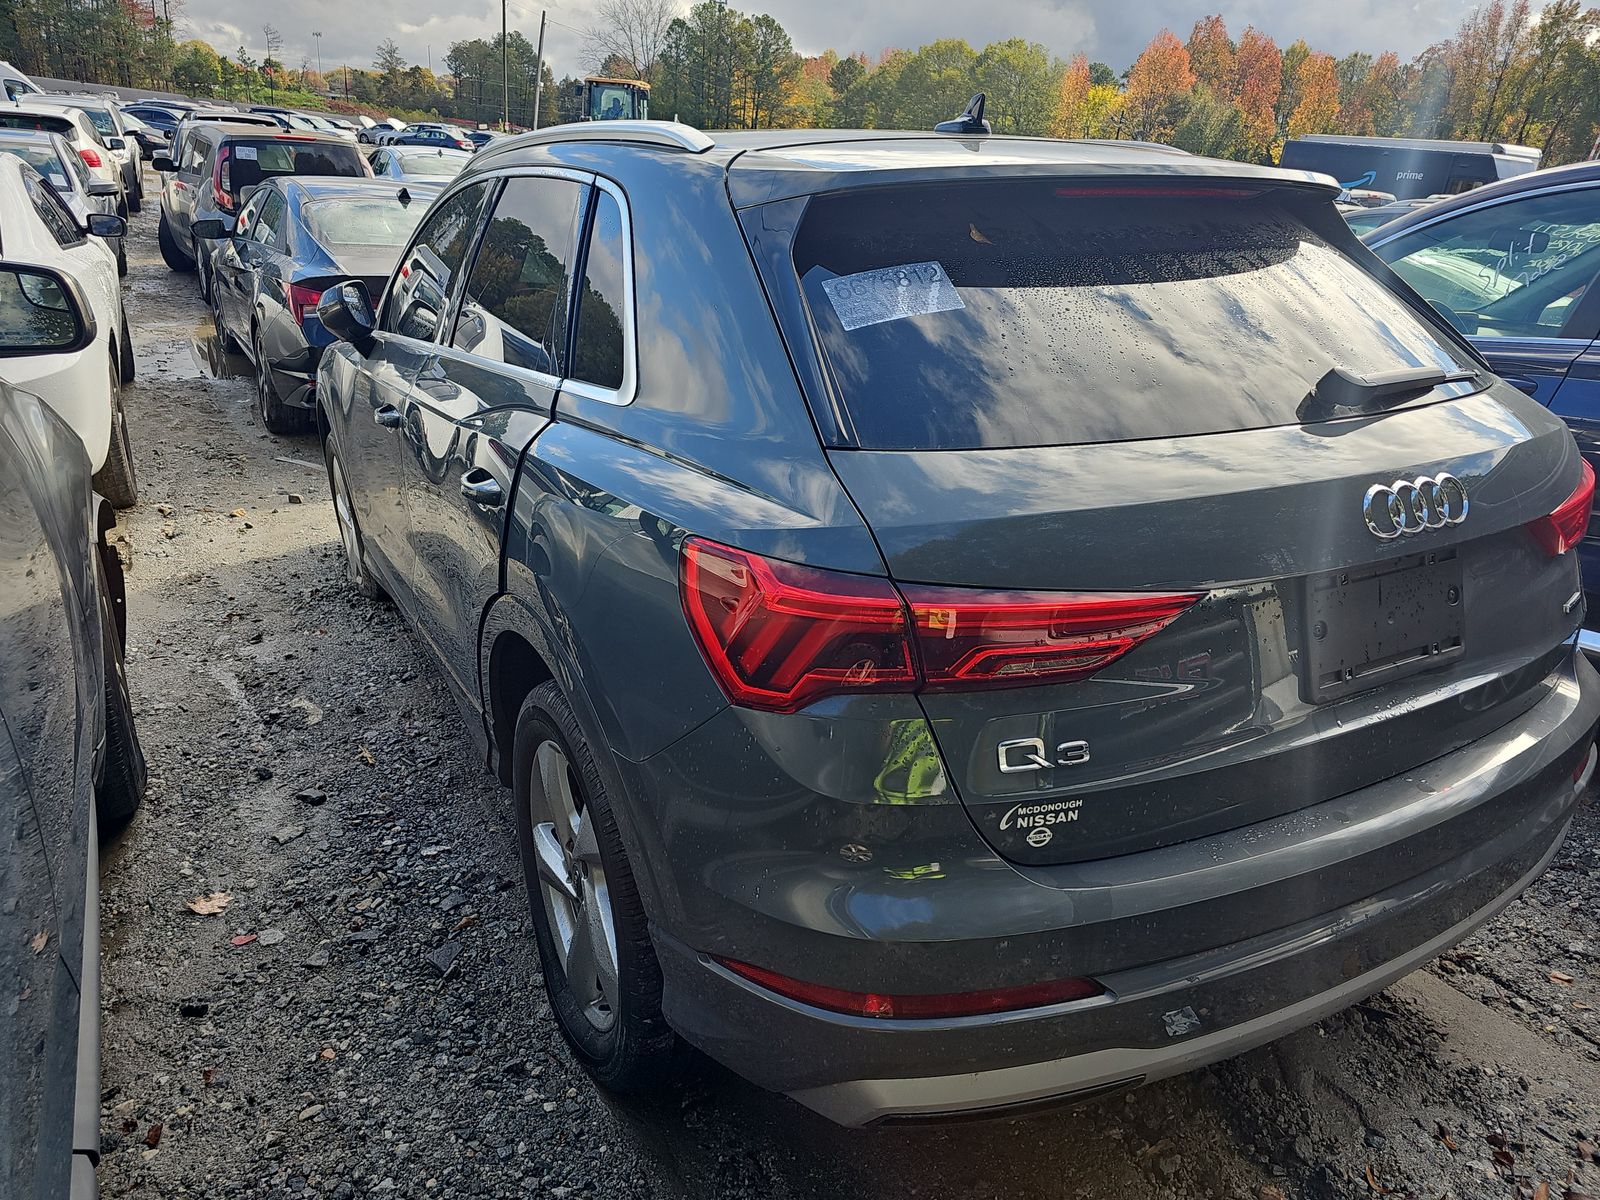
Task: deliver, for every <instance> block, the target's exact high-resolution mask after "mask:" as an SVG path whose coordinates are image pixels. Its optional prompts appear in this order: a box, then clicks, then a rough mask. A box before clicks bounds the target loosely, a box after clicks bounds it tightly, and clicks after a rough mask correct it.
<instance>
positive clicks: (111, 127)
mask: <svg viewBox="0 0 1600 1200" xmlns="http://www.w3.org/2000/svg"><path fill="white" fill-rule="evenodd" d="M74 107H76V106H74ZM78 111H79V112H81V113H82V114H83V115H84V116H86V117H88V118H89V120H90V122H91V123H92V124H93V125H94V127H95V128H96V129H98V130H99V131H100V132H101V133H104V134H109V135H110V136H111V137H117V136H118V134H119V133H120V131H119V130H118V129H117V123H116V122H115V121H113V120H112V119H111V114H110V113H109V112H107V111H106V110H105V109H103V108H79V109H78Z"/></svg>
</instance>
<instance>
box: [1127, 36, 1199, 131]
mask: <svg viewBox="0 0 1600 1200" xmlns="http://www.w3.org/2000/svg"><path fill="white" fill-rule="evenodd" d="M1192 87H1194V71H1193V70H1192V69H1191V68H1190V66H1189V51H1188V50H1187V49H1186V48H1185V47H1184V44H1183V43H1182V42H1180V41H1179V40H1178V38H1177V35H1176V34H1174V33H1173V32H1172V30H1170V29H1163V30H1162V31H1161V32H1160V33H1158V34H1156V36H1155V37H1153V38H1151V39H1150V44H1149V45H1148V46H1146V47H1145V48H1144V51H1143V52H1142V53H1141V54H1140V55H1139V57H1138V59H1137V60H1136V61H1135V62H1134V64H1133V69H1132V70H1130V71H1129V72H1128V86H1127V88H1126V90H1125V91H1124V92H1123V94H1122V99H1123V104H1124V105H1125V107H1126V110H1127V113H1128V117H1129V119H1130V121H1131V122H1132V129H1131V132H1132V133H1133V134H1134V135H1135V136H1138V137H1146V138H1151V139H1153V140H1155V141H1163V140H1165V139H1167V138H1169V137H1171V136H1172V131H1173V128H1174V127H1175V126H1176V124H1177V121H1178V117H1179V115H1180V113H1179V109H1180V108H1181V105H1182V101H1183V99H1184V97H1185V96H1187V95H1188V94H1189V90H1190V89H1191V88H1192Z"/></svg>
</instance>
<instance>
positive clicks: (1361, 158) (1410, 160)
mask: <svg viewBox="0 0 1600 1200" xmlns="http://www.w3.org/2000/svg"><path fill="white" fill-rule="evenodd" d="M1540 154H1541V152H1540V151H1539V150H1536V149H1534V148H1533V147H1532V146H1510V145H1506V144H1504V143H1501V142H1446V141H1432V140H1429V139H1426V138H1382V137H1345V136H1343V135H1341V134H1332V133H1308V134H1306V135H1305V136H1304V137H1298V138H1293V139H1291V140H1290V141H1289V142H1288V143H1287V144H1286V145H1285V146H1284V147H1283V157H1282V158H1281V159H1280V160H1279V162H1278V165H1279V166H1280V167H1294V168H1297V169H1299V170H1302V171H1320V172H1322V173H1323V174H1324V175H1331V176H1333V177H1334V178H1335V179H1336V180H1338V181H1339V183H1340V184H1341V185H1342V186H1343V187H1344V188H1345V190H1346V191H1349V190H1352V189H1355V188H1369V189H1372V190H1374V191H1379V192H1390V193H1392V194H1393V195H1394V196H1395V197H1396V198H1397V199H1400V200H1411V199H1415V198H1417V197H1420V196H1436V195H1440V194H1449V195H1453V194H1455V193H1456V192H1466V191H1471V190H1472V189H1473V188H1475V187H1479V186H1481V185H1482V184H1485V183H1493V182H1494V181H1495V180H1496V179H1507V178H1510V177H1511V176H1512V175H1521V174H1524V173H1525V172H1528V171H1536V170H1538V169H1539V158H1540Z"/></svg>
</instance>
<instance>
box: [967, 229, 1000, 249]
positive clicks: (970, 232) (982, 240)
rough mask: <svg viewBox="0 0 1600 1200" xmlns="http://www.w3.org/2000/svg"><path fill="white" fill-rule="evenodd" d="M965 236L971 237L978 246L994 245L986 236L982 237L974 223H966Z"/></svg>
mask: <svg viewBox="0 0 1600 1200" xmlns="http://www.w3.org/2000/svg"><path fill="white" fill-rule="evenodd" d="M967 236H968V237H969V238H971V239H972V240H973V241H975V242H977V243H978V244H979V245H980V246H992V245H994V243H993V242H991V241H990V240H989V239H988V238H986V237H984V236H983V234H981V233H979V232H978V227H977V226H976V225H968V226H967Z"/></svg>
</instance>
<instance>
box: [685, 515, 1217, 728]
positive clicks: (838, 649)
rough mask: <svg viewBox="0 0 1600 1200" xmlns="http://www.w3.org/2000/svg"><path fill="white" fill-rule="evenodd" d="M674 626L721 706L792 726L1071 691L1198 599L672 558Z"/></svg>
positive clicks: (689, 555) (694, 542)
mask: <svg viewBox="0 0 1600 1200" xmlns="http://www.w3.org/2000/svg"><path fill="white" fill-rule="evenodd" d="M680 582H681V589H682V596H683V607H684V612H685V614H686V615H687V617H688V620H689V626H690V628H691V629H692V630H693V631H694V636H695V640H696V641H697V642H698V643H699V645H700V649H701V652H702V653H703V654H704V655H705V659H706V663H707V665H708V666H709V667H710V668H711V672H712V674H713V675H715V676H716V678H717V682H718V683H719V684H721V686H722V689H723V691H724V692H725V693H726V694H727V696H728V698H729V699H730V700H732V701H733V702H734V703H735V704H741V705H744V706H746V707H748V708H760V709H767V710H770V711H773V712H794V711H795V710H797V709H800V708H803V707H805V706H806V705H808V704H811V703H813V702H814V701H817V700H820V699H821V698H823V697H824V696H833V695H842V694H847V693H857V692H912V691H958V690H976V689H980V688H1001V687H1027V686H1032V685H1038V684H1046V683H1066V682H1069V681H1071V680H1075V679H1083V678H1085V677H1087V676H1089V675H1092V674H1094V673H1095V672H1096V671H1099V670H1101V669H1102V668H1104V667H1106V666H1109V665H1110V664H1111V663H1113V662H1115V661H1116V660H1117V659H1119V658H1121V657H1122V656H1123V655H1124V654H1126V653H1128V651H1130V650H1132V649H1133V648H1134V647H1135V646H1137V645H1138V644H1139V643H1140V642H1142V641H1144V640H1145V639H1146V638H1148V637H1150V636H1151V635H1153V634H1155V633H1157V632H1158V631H1159V630H1161V629H1162V628H1164V627H1165V626H1166V625H1167V624H1169V623H1170V622H1171V621H1172V620H1174V619H1175V618H1176V617H1177V616H1178V615H1179V614H1180V613H1182V612H1183V611H1184V610H1186V609H1187V608H1189V607H1190V606H1191V605H1193V604H1194V603H1195V602H1196V601H1197V600H1199V599H1200V594H1199V593H1182V594H1145V593H1137V592H1071V593H1052V592H992V591H984V590H980V589H976V588H950V587H929V586H925V585H920V584H919V585H907V586H904V587H902V588H900V589H899V590H898V591H897V590H896V588H895V586H894V585H893V584H891V583H890V582H888V581H887V580H884V579H877V578H873V577H869V576H862V575H847V574H843V573H840V572H835V571H823V570H818V569H817V568H814V567H802V566H797V565H796V564H794V563H786V562H781V561H778V560H774V559H768V558H762V557H761V556H759V555H755V554H750V553H748V552H746V551H743V550H735V549H732V548H731V547H728V546H720V545H717V544H715V543H712V542H707V541H704V540H702V539H699V538H690V539H689V540H688V542H686V543H685V545H684V552H683V567H682V575H681V580H680Z"/></svg>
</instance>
